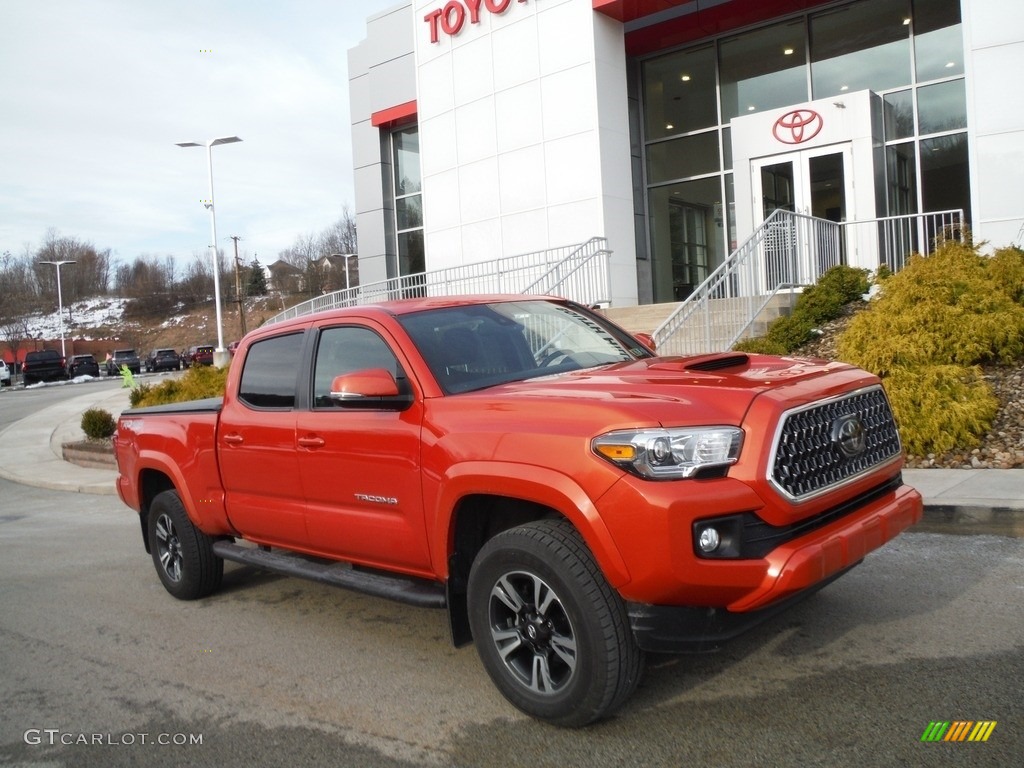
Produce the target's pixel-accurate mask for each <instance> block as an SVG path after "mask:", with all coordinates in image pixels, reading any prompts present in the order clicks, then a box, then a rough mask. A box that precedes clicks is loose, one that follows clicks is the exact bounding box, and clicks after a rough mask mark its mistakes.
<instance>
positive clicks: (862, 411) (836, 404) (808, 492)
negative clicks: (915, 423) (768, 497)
mask: <svg viewBox="0 0 1024 768" xmlns="http://www.w3.org/2000/svg"><path fill="white" fill-rule="evenodd" d="M901 451H902V448H901V446H900V437H899V433H898V432H897V431H896V421H895V420H894V419H893V416H892V409H891V408H890V407H889V400H888V399H887V398H886V396H885V392H884V391H883V390H882V387H881V386H880V385H876V386H874V387H871V388H869V389H862V390H858V391H857V392H853V393H851V394H849V395H843V396H842V397H838V398H834V399H832V400H827V401H825V402H818V403H812V404H810V405H807V406H804V407H802V408H797V409H794V410H792V411H787V412H786V413H785V414H783V417H782V421H781V422H780V424H779V428H778V430H777V432H776V435H775V443H774V448H773V451H772V460H771V465H770V466H771V471H770V474H769V478H768V479H769V480H770V481H771V483H772V484H773V485H774V486H775V487H776V488H777V489H778V490H779V491H780V492H781V493H782V494H783V495H785V496H786V497H787V498H789V499H791V500H794V501H802V500H804V499H808V498H811V497H813V496H817V495H819V494H821V493H824V492H826V491H829V490H831V489H832V488H835V487H836V486H839V485H842V484H843V483H845V482H848V481H850V480H852V479H854V478H856V477H858V476H860V475H862V474H864V473H865V472H868V471H870V470H871V469H872V468H873V467H876V466H878V465H879V464H883V463H885V462H887V461H890V460H891V459H893V458H894V457H896V456H899V455H900V452H901Z"/></svg>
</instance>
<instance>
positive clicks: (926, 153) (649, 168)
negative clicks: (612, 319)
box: [349, 0, 1024, 306]
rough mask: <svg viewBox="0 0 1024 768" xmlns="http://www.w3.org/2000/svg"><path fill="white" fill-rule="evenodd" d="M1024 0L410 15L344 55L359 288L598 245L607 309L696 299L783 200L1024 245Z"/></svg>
mask: <svg viewBox="0 0 1024 768" xmlns="http://www.w3.org/2000/svg"><path fill="white" fill-rule="evenodd" d="M1017 5H1018V3H1017V1H1016V0H846V1H845V2H831V1H829V2H822V1H820V0H775V1H774V2H764V1H763V0H689V1H688V2H687V1H684V0H413V1H412V2H410V3H406V4H403V5H399V6H396V7H395V8H394V9H393V10H391V11H387V12H384V13H381V14H378V15H376V16H373V17H371V18H370V19H368V21H367V37H366V39H365V40H364V41H363V42H362V43H361V44H360V45H359V46H357V47H356V48H354V49H352V50H351V51H349V72H350V75H349V76H350V83H349V86H350V100H351V110H352V123H353V124H352V139H353V152H354V164H355V183H356V223H357V233H358V238H359V269H360V274H361V279H362V281H363V282H364V283H366V282H371V281H376V280H383V279H386V278H392V277H397V276H400V275H407V274H415V273H418V272H423V271H427V270H431V271H432V270H438V269H443V268H447V267H454V266H460V265H465V264H471V263H477V262H483V261H491V260H494V259H498V258H501V257H506V256H512V255H516V254H521V253H527V252H533V251H541V250H546V249H550V248H557V247H561V246H566V245H569V244H573V243H581V242H584V241H586V240H588V239H590V238H592V237H602V238H605V239H606V240H607V243H608V247H609V248H610V250H611V251H612V256H611V285H612V295H611V302H612V305H615V306H627V305H631V304H637V303H652V302H665V301H678V300H680V299H682V298H685V297H686V296H687V295H688V294H689V292H691V291H692V290H693V288H694V287H695V286H696V285H698V284H699V283H700V282H701V281H702V280H703V279H704V278H705V277H706V276H707V275H708V274H709V273H710V272H711V271H712V270H714V269H715V267H716V266H718V265H719V264H721V263H722V261H723V260H724V259H725V258H726V256H727V255H728V254H729V253H730V252H731V251H732V250H733V249H735V248H736V247H737V245H738V244H739V243H741V242H742V241H743V240H744V239H746V238H747V237H749V236H750V235H751V233H752V232H753V231H754V230H755V228H756V227H757V226H758V225H759V224H760V223H761V222H762V221H763V220H764V218H765V217H766V216H767V215H768V214H769V213H770V212H771V211H772V210H774V209H775V208H784V209H786V210H790V211H796V212H802V213H807V214H810V215H814V216H817V217H820V218H823V219H830V220H832V221H869V220H872V219H878V218H882V217H888V216H895V215H900V214H910V213H925V212H933V211H945V210H960V209H962V210H963V211H964V214H965V217H966V220H967V222H968V225H969V226H970V228H971V230H972V232H973V236H974V239H975V241H976V242H978V241H987V242H988V243H989V244H990V246H991V247H1002V246H1005V245H1010V244H1017V245H1021V244H1024V242H1022V234H1021V233H1022V228H1024V101H1022V100H1020V99H1017V98H1016V97H1015V96H1014V93H1013V89H1012V86H1011V85H1010V83H1011V82H1012V78H1013V77H1014V76H1015V73H1017V72H1019V71H1021V70H1022V69H1024V14H1020V13H1019V12H1018V7H1017ZM845 258H846V259H847V261H848V262H849V263H851V264H853V265H855V266H864V267H867V268H874V267H877V266H878V256H877V254H876V253H873V252H872V251H871V249H864V250H860V249H857V248H851V249H850V250H849V252H848V253H846V254H845Z"/></svg>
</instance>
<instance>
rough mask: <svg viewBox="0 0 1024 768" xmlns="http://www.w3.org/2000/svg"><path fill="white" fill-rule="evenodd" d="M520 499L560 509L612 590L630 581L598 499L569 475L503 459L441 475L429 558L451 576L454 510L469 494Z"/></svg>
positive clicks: (471, 463)
mask: <svg viewBox="0 0 1024 768" xmlns="http://www.w3.org/2000/svg"><path fill="white" fill-rule="evenodd" d="M471 495H485V496H503V497H506V498H511V499H522V500H523V501H530V502H534V503H536V504H541V505H543V506H546V507H550V508H551V509H553V510H555V511H557V512H558V513H560V514H561V515H563V516H564V517H565V518H566V519H567V520H569V522H571V523H572V524H573V526H574V527H575V528H576V530H577V531H579V532H580V535H581V536H582V537H583V540H584V541H585V542H586V544H587V546H588V547H589V548H590V551H591V553H593V555H594V558H595V559H596V560H597V563H598V565H599V566H600V568H601V570H602V572H603V573H604V577H605V579H606V580H607V581H608V583H609V584H610V585H611V586H612V587H614V588H620V587H622V586H623V585H625V584H627V583H628V582H629V581H630V578H631V576H630V573H629V569H628V568H627V567H626V561H625V560H624V559H623V557H622V554H621V552H619V548H618V547H617V546H616V544H615V540H614V539H613V538H612V535H611V532H610V531H609V530H608V527H607V526H606V525H605V522H604V520H603V519H602V518H601V515H600V513H599V512H598V511H597V507H595V506H594V502H593V501H592V500H591V499H590V497H589V496H588V495H587V494H586V492H585V491H584V490H583V489H582V488H581V487H580V486H579V484H578V483H576V481H575V480H574V479H573V478H571V477H569V476H568V475H565V474H562V473H561V472H557V471H555V470H553V469H548V468H546V467H537V466H533V465H529V464H517V463H514V462H505V461H467V462H462V463H459V464H456V465H454V466H452V467H451V468H450V469H449V470H448V472H446V473H445V475H444V477H443V478H442V479H441V490H440V493H439V495H438V497H437V501H436V506H435V509H434V515H433V531H432V535H431V537H430V545H431V549H432V552H431V559H432V560H433V562H434V563H436V564H437V566H438V568H439V570H441V571H442V575H443V576H444V577H445V578H447V577H448V576H449V573H448V556H449V555H450V554H451V547H452V544H453V542H452V539H453V530H452V527H453V522H454V511H455V509H456V508H457V507H458V504H459V501H460V500H461V499H463V498H464V497H466V496H471Z"/></svg>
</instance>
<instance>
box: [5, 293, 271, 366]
mask: <svg viewBox="0 0 1024 768" xmlns="http://www.w3.org/2000/svg"><path fill="white" fill-rule="evenodd" d="M282 309H283V307H282V305H281V302H280V299H278V298H277V297H273V298H271V297H263V298H257V299H247V300H246V302H245V316H246V328H247V329H248V330H252V329H253V328H256V327H258V326H259V325H261V324H262V323H263V322H264V321H265V320H266V319H267V318H269V317H272V316H273V315H275V314H277V313H278V312H280V311H281V310H282ZM64 311H65V316H64V336H65V349H66V350H67V353H68V354H69V355H71V354H84V353H91V354H94V355H96V356H97V357H98V358H99V359H102V358H103V356H105V355H106V353H107V351H109V350H112V349H120V348H124V347H132V348H134V349H136V350H137V351H138V352H139V353H140V354H142V355H144V354H145V353H146V352H147V351H149V350H152V349H157V348H161V347H170V348H173V349H177V350H181V349H187V348H188V347H190V346H193V345H196V344H211V343H213V344H215V343H216V342H217V326H216V310H215V307H214V303H213V301H212V300H211V301H210V302H208V303H206V304H204V305H201V306H198V307H194V308H191V309H188V310H185V309H182V310H181V311H179V312H177V313H175V314H166V313H160V314H152V313H147V312H146V311H145V307H144V305H142V306H140V305H139V304H138V303H134V304H132V303H129V302H127V301H126V300H124V299H118V298H106V297H100V298H95V299H89V300H86V301H80V302H75V303H74V304H72V305H71V306H69V307H65V308H64ZM221 316H222V319H223V322H224V344H225V345H226V344H228V343H230V342H232V341H237V340H238V339H240V338H241V337H242V330H241V321H240V319H239V313H238V306H237V305H236V304H224V305H222V307H221ZM27 326H28V338H29V339H36V340H44V342H43V343H45V344H46V346H53V345H54V342H57V344H58V345H59V339H60V322H59V320H58V318H57V313H56V312H52V313H49V314H46V315H37V316H32V317H29V318H27ZM33 345H41V342H39V341H36V342H32V341H30V342H28V344H27V345H24V346H23V347H22V349H26V348H28V349H31V348H32V347H33Z"/></svg>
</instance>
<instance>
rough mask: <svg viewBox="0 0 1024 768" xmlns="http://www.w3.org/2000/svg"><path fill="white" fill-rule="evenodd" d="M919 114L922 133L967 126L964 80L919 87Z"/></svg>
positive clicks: (953, 129)
mask: <svg viewBox="0 0 1024 768" xmlns="http://www.w3.org/2000/svg"><path fill="white" fill-rule="evenodd" d="M917 116H918V121H919V122H920V124H921V134H922V135H924V134H926V133H938V132H939V131H955V130H957V129H959V128H966V127H967V97H966V95H965V93H964V81H963V80H950V81H949V82H945V83H936V84H935V85H926V86H924V87H922V88H918V89H917Z"/></svg>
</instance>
